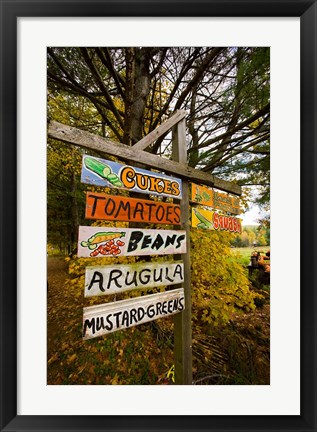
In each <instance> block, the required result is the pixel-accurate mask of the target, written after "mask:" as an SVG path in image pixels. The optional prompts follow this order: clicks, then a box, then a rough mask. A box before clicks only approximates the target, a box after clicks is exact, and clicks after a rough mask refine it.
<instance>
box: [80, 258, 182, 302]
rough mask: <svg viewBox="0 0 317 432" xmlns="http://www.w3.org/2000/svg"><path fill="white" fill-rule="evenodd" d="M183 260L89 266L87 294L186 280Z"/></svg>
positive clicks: (89, 295) (87, 268)
mask: <svg viewBox="0 0 317 432" xmlns="http://www.w3.org/2000/svg"><path fill="white" fill-rule="evenodd" d="M183 281H184V264H183V262H181V261H173V262H156V263H142V264H129V265H120V264H118V265H111V266H102V267H96V266H93V267H86V277H85V297H91V296H101V295H108V294H118V293H122V292H124V291H129V290H134V289H148V288H152V287H158V286H165V285H172V284H178V283H182V282H183Z"/></svg>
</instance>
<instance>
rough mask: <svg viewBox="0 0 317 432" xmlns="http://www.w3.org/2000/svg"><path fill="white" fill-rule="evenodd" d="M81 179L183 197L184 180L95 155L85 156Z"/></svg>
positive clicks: (86, 181) (109, 185)
mask: <svg viewBox="0 0 317 432" xmlns="http://www.w3.org/2000/svg"><path fill="white" fill-rule="evenodd" d="M81 181H82V183H87V184H93V185H96V186H106V187H110V188H119V189H128V190H131V191H136V192H141V193H146V194H153V195H160V196H166V197H171V198H178V199H180V198H182V181H181V180H180V179H178V178H176V177H169V176H166V175H164V174H159V173H156V172H153V171H147V170H143V169H141V168H135V167H131V166H128V165H122V164H120V163H117V162H112V161H108V160H105V159H100V158H96V157H93V156H87V155H84V156H83V163H82V172H81Z"/></svg>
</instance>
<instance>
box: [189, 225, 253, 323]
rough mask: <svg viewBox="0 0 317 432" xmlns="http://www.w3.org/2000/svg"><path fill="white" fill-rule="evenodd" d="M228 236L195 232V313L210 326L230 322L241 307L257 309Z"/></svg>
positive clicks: (192, 255) (193, 252) (192, 260)
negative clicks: (233, 255)
mask: <svg viewBox="0 0 317 432" xmlns="http://www.w3.org/2000/svg"><path fill="white" fill-rule="evenodd" d="M229 239H230V237H229V236H228V233H222V232H220V233H218V232H215V231H199V230H193V231H192V232H191V263H192V278H191V279H192V285H193V287H192V293H193V296H192V297H193V314H194V316H195V317H197V318H198V320H199V317H201V318H200V319H201V320H202V321H205V322H206V323H215V324H217V322H227V321H228V320H229V319H230V315H231V314H232V313H233V312H234V311H235V310H236V308H237V307H239V308H252V307H254V303H253V298H254V295H253V293H252V292H251V291H250V289H249V281H248V278H247V275H246V273H245V270H244V269H243V267H242V266H241V265H240V264H239V263H238V262H237V261H236V260H235V259H232V254H231V250H230V247H229Z"/></svg>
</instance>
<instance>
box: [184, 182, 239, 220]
mask: <svg viewBox="0 0 317 432" xmlns="http://www.w3.org/2000/svg"><path fill="white" fill-rule="evenodd" d="M191 200H192V201H194V202H196V203H199V204H201V205H204V206H207V207H212V208H214V209H217V210H222V211H224V212H227V213H232V214H240V200H239V198H238V197H236V196H232V195H228V194H226V193H221V192H217V191H215V190H213V189H211V188H209V187H207V186H201V185H197V184H195V183H191Z"/></svg>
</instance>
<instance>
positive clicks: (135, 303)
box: [83, 288, 185, 339]
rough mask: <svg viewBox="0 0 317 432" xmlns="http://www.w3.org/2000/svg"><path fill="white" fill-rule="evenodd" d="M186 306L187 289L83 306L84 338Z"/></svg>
mask: <svg viewBox="0 0 317 432" xmlns="http://www.w3.org/2000/svg"><path fill="white" fill-rule="evenodd" d="M184 309H185V299H184V289H183V288H179V289H175V290H172V291H166V292H162V293H157V294H151V295H147V296H144V297H136V298H132V299H128V300H121V301H117V302H113V303H106V304H101V305H97V306H89V307H86V308H84V313H83V338H84V339H92V338H95V337H98V336H103V335H106V334H108V333H112V332H114V331H117V330H122V329H126V328H130V327H134V326H137V325H140V324H144V323H146V322H149V321H153V320H156V319H158V318H162V317H166V316H168V315H174V314H176V313H178V312H182V311H183V310H184Z"/></svg>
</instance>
